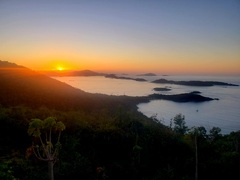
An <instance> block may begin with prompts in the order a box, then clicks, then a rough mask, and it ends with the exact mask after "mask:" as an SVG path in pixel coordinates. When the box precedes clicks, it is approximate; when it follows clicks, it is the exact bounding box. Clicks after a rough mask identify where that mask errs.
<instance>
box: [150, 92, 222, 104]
mask: <svg viewBox="0 0 240 180" xmlns="http://www.w3.org/2000/svg"><path fill="white" fill-rule="evenodd" d="M148 97H149V98H150V100H156V99H163V100H170V101H173V102H196V103H198V102H205V101H212V100H219V99H218V98H210V97H205V96H202V95H199V94H198V93H195V92H190V93H183V94H174V95H163V94H151V95H149V96H148Z"/></svg>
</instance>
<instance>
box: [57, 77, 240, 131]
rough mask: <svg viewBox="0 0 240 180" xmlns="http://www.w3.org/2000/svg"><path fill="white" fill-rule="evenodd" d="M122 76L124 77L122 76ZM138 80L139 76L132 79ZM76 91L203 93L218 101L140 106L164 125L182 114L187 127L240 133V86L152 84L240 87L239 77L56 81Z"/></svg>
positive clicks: (152, 102)
mask: <svg viewBox="0 0 240 180" xmlns="http://www.w3.org/2000/svg"><path fill="white" fill-rule="evenodd" d="M121 76H122V75H121ZM131 77H133V78H139V76H135V77H134V76H131ZM53 78H55V79H57V80H59V81H62V82H65V83H67V84H69V85H71V86H73V87H76V88H79V89H81V90H83V91H86V92H90V93H101V94H108V95H128V96H146V95H149V94H152V93H161V94H179V93H187V92H191V91H200V92H201V94H202V95H203V96H207V97H212V98H218V99H219V100H218V101H217V100H214V101H210V102H203V103H176V102H172V101H166V100H154V101H151V102H149V103H142V104H139V105H138V110H139V111H140V112H142V113H143V114H145V115H146V116H148V117H151V116H156V117H157V119H158V120H159V121H161V122H162V123H163V124H165V125H170V120H171V119H172V118H174V117H175V116H176V114H178V113H181V114H182V115H184V116H185V121H186V125H187V126H188V127H189V128H191V127H193V126H204V127H205V128H206V129H207V130H210V129H211V128H212V127H219V128H221V130H222V131H221V133H222V134H228V133H230V132H232V131H238V130H240V86H212V87H190V86H181V85H172V84H163V85H162V84H154V83H151V81H153V80H156V79H160V78H165V79H168V80H178V81H180V80H204V81H221V82H227V83H233V84H238V85H240V77H239V76H151V77H148V76H142V77H141V78H144V79H146V80H148V81H147V82H137V81H133V80H121V79H109V78H105V77H103V76H91V77H82V76H81V77H53ZM155 87H169V88H171V91H166V92H164V91H162V92H156V91H153V88H155Z"/></svg>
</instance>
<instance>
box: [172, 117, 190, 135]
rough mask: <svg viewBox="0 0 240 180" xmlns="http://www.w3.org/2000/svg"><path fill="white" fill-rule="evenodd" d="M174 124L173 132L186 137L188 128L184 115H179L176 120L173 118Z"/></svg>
mask: <svg viewBox="0 0 240 180" xmlns="http://www.w3.org/2000/svg"><path fill="white" fill-rule="evenodd" d="M173 123H174V127H173V130H174V131H175V132H176V133H178V134H181V135H184V134H185V133H186V132H187V130H188V127H187V126H186V125H185V124H186V122H185V116H184V115H182V114H181V113H179V114H177V115H176V116H175V117H174V118H173Z"/></svg>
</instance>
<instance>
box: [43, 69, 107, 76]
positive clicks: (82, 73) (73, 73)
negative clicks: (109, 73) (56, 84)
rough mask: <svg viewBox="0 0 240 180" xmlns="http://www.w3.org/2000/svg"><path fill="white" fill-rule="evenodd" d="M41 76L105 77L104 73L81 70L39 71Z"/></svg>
mask: <svg viewBox="0 0 240 180" xmlns="http://www.w3.org/2000/svg"><path fill="white" fill-rule="evenodd" d="M41 73H42V74H46V75H48V76H105V75H106V74H104V73H98V72H94V71H91V70H81V71H65V70H63V71H41Z"/></svg>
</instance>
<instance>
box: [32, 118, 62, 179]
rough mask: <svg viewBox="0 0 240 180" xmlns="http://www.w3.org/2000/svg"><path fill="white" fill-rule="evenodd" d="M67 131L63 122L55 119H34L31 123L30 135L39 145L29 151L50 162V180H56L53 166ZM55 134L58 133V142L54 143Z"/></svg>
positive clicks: (33, 146) (33, 145)
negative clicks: (62, 136) (62, 133)
mask: <svg viewBox="0 0 240 180" xmlns="http://www.w3.org/2000/svg"><path fill="white" fill-rule="evenodd" d="M64 129H65V125H64V124H63V123H62V122H56V118H55V117H48V118H46V119H44V120H41V119H37V118H36V119H32V121H31V122H30V123H29V128H28V134H29V135H30V136H33V137H34V138H36V139H35V140H38V142H37V144H36V145H35V144H34V141H33V144H32V146H31V147H30V148H29V149H28V151H29V150H31V151H32V152H33V153H34V155H35V156H36V157H37V158H38V159H40V160H42V161H47V162H48V173H49V178H50V180H53V179H54V173H53V166H54V164H55V163H56V161H57V159H58V153H59V149H60V147H61V144H60V136H61V132H62V131H63V130H64ZM53 133H56V135H57V136H56V142H55V144H54V143H53Z"/></svg>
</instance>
